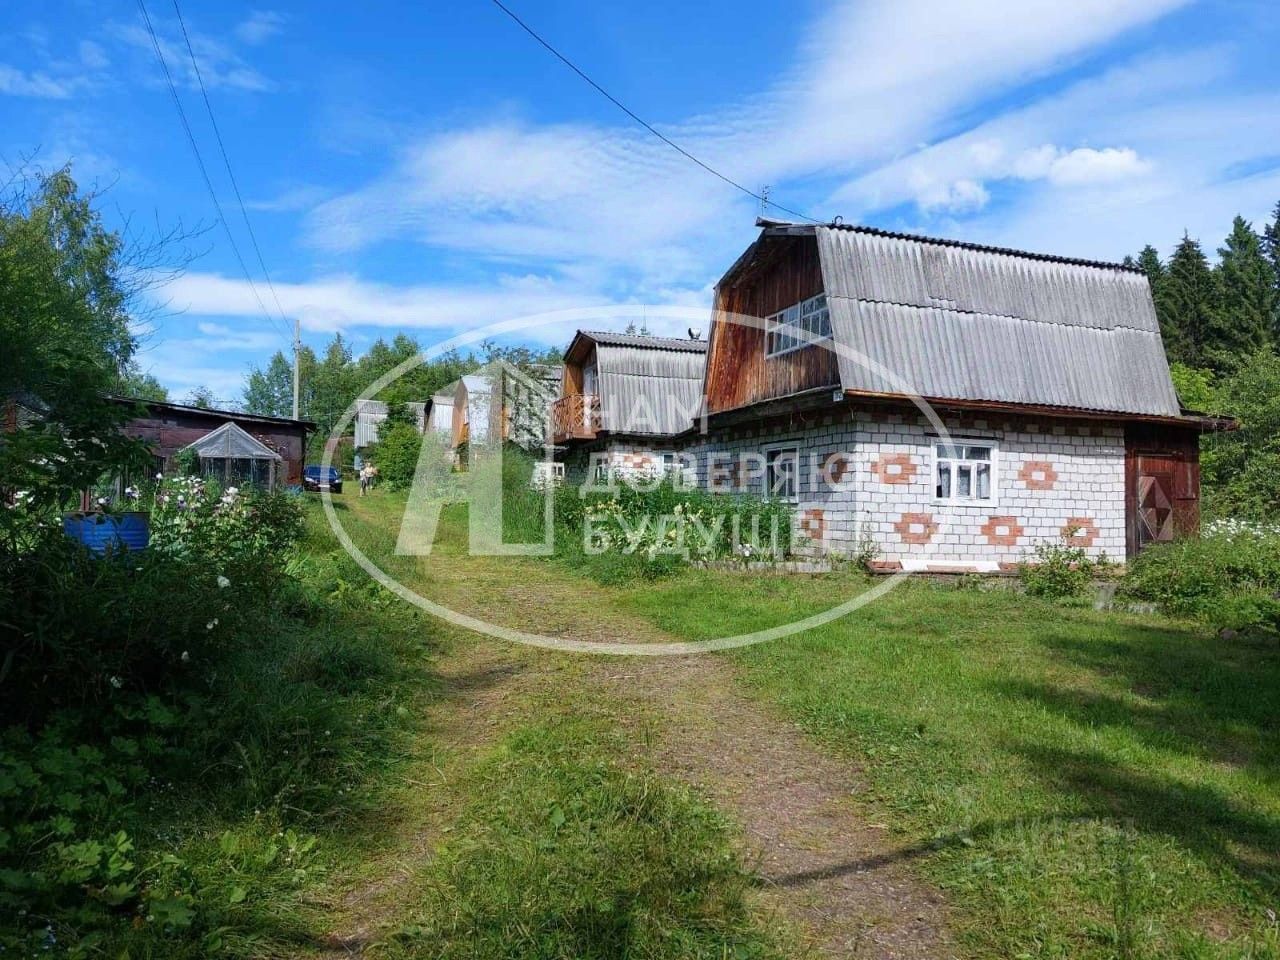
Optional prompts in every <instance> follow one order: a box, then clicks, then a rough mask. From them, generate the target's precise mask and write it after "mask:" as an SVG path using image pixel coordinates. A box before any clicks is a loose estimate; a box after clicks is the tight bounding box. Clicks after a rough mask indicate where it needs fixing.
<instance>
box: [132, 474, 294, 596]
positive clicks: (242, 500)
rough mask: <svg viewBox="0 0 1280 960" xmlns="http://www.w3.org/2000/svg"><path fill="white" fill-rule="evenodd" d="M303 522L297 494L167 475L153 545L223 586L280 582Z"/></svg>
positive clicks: (155, 500)
mask: <svg viewBox="0 0 1280 960" xmlns="http://www.w3.org/2000/svg"><path fill="white" fill-rule="evenodd" d="M301 524H302V511H301V506H300V505H299V504H298V503H297V501H296V500H295V499H294V498H291V497H287V496H285V495H283V494H270V493H263V492H260V491H256V490H241V489H240V488H239V487H235V486H228V487H225V488H224V487H221V486H220V485H218V484H217V483H215V482H213V481H210V480H206V479H205V478H203V477H164V478H161V479H160V480H158V481H157V482H156V486H155V490H154V492H153V493H152V507H151V546H152V549H153V550H155V551H157V552H159V553H162V554H166V555H169V556H173V557H179V558H183V559H186V560H190V561H194V562H196V563H197V564H198V565H199V567H200V569H201V571H202V573H203V575H205V576H207V577H208V578H209V579H210V580H211V581H214V582H216V584H217V587H218V589H220V590H226V589H227V588H229V587H231V586H232V585H233V584H234V585H235V586H236V587H237V588H238V589H250V590H252V589H261V588H266V587H268V586H269V585H270V583H271V582H274V581H275V580H277V579H278V578H279V577H280V576H281V574H282V571H283V565H284V559H285V555H286V554H287V552H288V550H289V548H290V546H292V544H293V543H294V541H295V540H296V539H297V537H298V535H299V533H300V532H301Z"/></svg>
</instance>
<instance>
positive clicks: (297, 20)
mask: <svg viewBox="0 0 1280 960" xmlns="http://www.w3.org/2000/svg"><path fill="white" fill-rule="evenodd" d="M511 5H512V6H513V8H514V9H515V10H516V11H517V12H518V13H519V14H520V15H521V16H522V17H524V18H525V19H526V20H527V21H528V22H529V23H530V24H531V25H532V26H534V27H535V28H536V29H537V30H539V31H540V32H541V33H542V34H543V35H544V36H546V37H547V38H548V39H549V40H550V41H551V42H552V43H554V44H556V45H557V46H559V47H560V49H561V50H562V51H563V52H565V53H566V54H567V55H568V56H570V57H571V58H572V59H574V60H575V61H577V62H578V64H579V65H580V66H581V67H582V68H583V69H584V70H586V71H587V72H588V73H589V74H591V75H593V76H594V77H595V78H596V79H597V80H598V81H599V82H601V83H602V84H603V85H604V86H605V87H606V88H608V89H609V90H610V91H611V92H613V93H614V94H615V95H616V96H617V97H619V98H620V99H621V100H622V101H623V102H625V103H627V104H628V105H629V106H630V107H631V108H632V109H633V110H635V111H636V112H637V113H639V114H640V115H641V116H643V117H645V118H647V119H649V120H651V121H652V122H653V123H655V124H656V125H657V126H659V127H660V128H661V129H662V130H663V132H664V133H666V134H667V135H668V136H670V137H672V138H673V139H675V140H677V141H678V142H680V143H681V144H683V145H684V146H686V147H687V148H688V149H690V150H691V151H692V152H694V153H696V154H698V155H699V156H701V157H703V158H705V159H706V160H707V161H708V162H709V163H711V164H712V165H713V166H715V167H717V168H719V169H721V170H723V171H724V172H725V173H726V174H728V175H729V176H731V177H733V178H734V179H737V180H738V181H740V182H742V183H745V184H747V185H749V186H751V187H752V188H758V187H760V186H761V185H764V184H769V185H770V188H771V195H772V196H773V197H774V198H775V199H776V200H777V202H779V203H782V204H785V205H787V206H790V207H793V208H796V209H800V210H804V211H807V212H809V213H811V214H812V215H814V216H816V217H820V218H824V219H825V218H829V217H832V216H835V215H840V216H842V217H843V218H844V220H845V221H846V222H862V223H868V224H873V225H876V226H882V227H888V228H893V229H902V230H909V231H919V232H927V233H930V234H936V235H944V236H951V237H957V238H962V239H968V240H974V241H979V242H989V243H998V244H1002V245H1008V246H1016V247H1023V248H1027V249H1033V250H1042V251H1046V252H1054V253H1062V254H1070V255H1078V256H1087V257H1095V258H1101V259H1119V258H1120V257H1122V256H1123V255H1124V254H1125V253H1129V252H1135V251H1136V250H1137V249H1138V248H1140V247H1141V245H1142V244H1143V243H1145V242H1148V241H1150V242H1154V243H1156V244H1157V245H1158V246H1160V247H1161V248H1162V250H1163V251H1164V252H1166V253H1167V252H1168V250H1169V248H1171V247H1172V245H1173V243H1174V242H1175V241H1176V240H1177V239H1178V238H1179V237H1180V236H1181V234H1182V232H1183V230H1187V231H1189V232H1190V233H1191V234H1192V235H1193V236H1198V237H1200V238H1201V239H1202V240H1203V241H1204V243H1205V246H1206V248H1207V249H1210V250H1211V249H1212V248H1214V247H1216V246H1217V245H1218V243H1219V242H1220V241H1221V238H1222V237H1223V236H1224V235H1225V234H1226V232H1227V230H1228V228H1229V225H1230V219H1231V217H1232V215H1234V214H1235V213H1237V212H1239V213H1242V214H1243V215H1245V216H1246V217H1247V218H1250V219H1252V220H1254V221H1255V223H1260V222H1261V221H1263V220H1264V219H1265V218H1266V217H1267V215H1268V213H1269V211H1270V210H1271V208H1272V207H1273V206H1274V204H1275V203H1276V201H1277V200H1280V87H1278V86H1277V85H1276V83H1275V75H1274V74H1275V71H1274V59H1275V51H1276V50H1277V49H1280V42H1278V41H1280V14H1278V13H1276V12H1275V10H1274V7H1273V5H1272V4H1270V3H1268V2H1223V3H1215V4H1208V3H1199V4H1197V3H1189V2H1181V0H1079V2H1074V3H1070V4H1064V3H1061V2H1060V0H1053V2H1044V0H1019V2H1016V3H1006V2H1000V0H951V2H947V3H941V2H922V0H892V2H876V0H864V2H837V3H830V4H818V3H812V2H800V3H793V4H777V3H756V2H743V0H738V2H734V3H727V2H725V3H720V2H705V3H699V4H684V3H678V4H677V3H665V2H656V3H650V4H636V5H625V6H624V5H620V4H618V5H615V4H599V3H587V2H564V3H554V4H553V3H546V2H540V0H511ZM148 9H149V10H150V13H151V17H152V20H153V23H154V24H155V26H156V29H157V31H158V34H159V36H160V39H161V43H162V49H163V50H164V53H165V56H166V58H167V60H168V62H169V67H170V69H171V70H172V71H173V72H174V75H175V77H176V79H177V82H178V86H179V93H180V95H181V97H182V99H183V103H184V106H185V107H186V110H187V113H188V116H189V117H190V119H191V122H192V125H193V128H194V131H195V135H196V137H197V140H198V142H199V144H200V148H201V151H202V153H203V155H204V157H205V162H206V164H207V165H208V167H209V170H210V173H211V175H212V177H213V180H214V185H215V188H216V190H217V192H218V194H219V197H220V199H221V200H222V203H223V209H224V210H225V211H226V213H227V216H228V219H229V221H230V227H231V229H232V231H233V232H234V234H235V236H236V237H237V242H238V243H239V245H240V247H241V249H242V251H243V252H244V255H245V258H246V260H247V262H248V263H249V265H250V267H251V268H253V271H254V272H253V276H254V280H255V282H256V283H257V284H258V285H259V288H260V292H261V295H262V296H263V298H264V299H267V302H268V303H269V304H270V303H271V300H270V299H269V295H268V294H267V292H266V287H265V284H264V283H263V281H262V278H261V275H260V273H259V272H258V271H257V269H256V267H257V264H256V258H255V257H254V256H253V253H252V248H251V246H250V244H249V241H248V237H247V235H246V234H245V231H244V225H243V223H242V221H241V220H240V215H239V212H238V208H237V207H236V206H235V203H234V197H233V194H232V191H231V187H230V184H229V182H228V180H227V177H226V174H225V171H224V169H223V167H222V163H221V159H220V157H219V154H218V152H217V144H216V141H215V140H214V138H213V132H212V129H211V128H210V125H209V121H208V118H207V116H206V114H205V111H204V105H203V103H202V101H201V99H200V94H199V90H198V88H197V87H196V86H195V81H194V76H193V72H192V69H191V65H190V61H189V59H188V57H187V54H186V48H185V46H184V45H183V42H182V39H181V34H180V33H179V31H178V27H177V21H176V18H175V15H174V7H173V5H172V0H148ZM182 12H183V15H184V17H185V19H186V23H187V27H188V29H189V31H190V32H191V35H192V42H193V45H194V47H195V51H196V55H197V58H198V60H199V63H200V69H201V71H202V73H203V76H204V79H205V82H206V84H207V86H208V88H209V95H210V98H211V100H212V103H213V108H214V111H215V114H216V116H217V119H218V123H219V126H220V128H221V130H222V133H223V137H224V139H225V141H226V145H227V150H228V152H229V155H230V157H231V161H232V164H233V167H234V169H235V171H236V176H237V180H238V181H239V184H240V188H241V192H242V194H243V195H244V197H245V200H246V201H247V204H248V208H249V215H250V217H251V219H252V222H253V225H254V229H255V231H256V233H257V236H258V240H259V242H260V245H261V247H262V250H263V255H264V257H265V260H266V263H267V266H268V268H269V269H270V271H271V274H272V278H273V280H274V282H275V287H276V291H277V293H278V294H279V298H280V301H281V303H282V305H283V307H284V311H285V314H286V316H287V318H288V320H289V321H292V319H293V317H294V316H298V317H300V318H301V321H302V325H303V335H304V339H305V340H306V341H307V342H309V343H311V344H313V345H316V346H317V347H318V346H320V345H322V344H323V343H324V342H325V341H326V340H327V339H328V338H329V337H331V336H332V334H333V332H334V331H335V330H341V331H342V332H343V334H344V335H345V336H348V337H349V338H350V340H351V342H352V344H353V346H354V348H355V350H356V351H357V352H360V351H361V350H363V349H365V348H367V346H368V345H369V344H370V343H371V342H372V341H373V340H374V339H375V338H377V337H378V336H380V335H381V336H390V335H393V334H394V333H396V332H399V331H405V332H408V333H411V334H413V335H414V336H415V337H417V338H418V339H419V341H420V342H421V343H423V344H424V346H426V345H430V344H432V343H435V342H439V341H440V340H443V339H445V338H447V337H449V336H452V335H454V334H456V333H458V332H460V331H466V330H470V329H475V328H477V327H480V326H483V325H485V324H488V323H492V322H494V321H498V320H505V319H510V318H512V317H516V316H522V315H526V314H531V313H541V312H544V311H552V310H558V309H567V308H583V307H596V306H601V307H603V306H605V305H608V304H616V303H646V304H654V305H671V304H676V305H694V306H709V304H710V290H711V287H712V285H713V284H714V283H715V280H716V279H717V278H718V277H719V275H720V274H721V273H722V272H723V271H724V270H725V269H726V268H727V267H728V265H729V264H730V263H731V262H732V261H733V259H734V258H735V257H736V256H737V255H738V254H739V253H740V252H741V250H742V249H743V248H744V247H745V246H746V244H748V243H749V242H750V241H751V239H752V238H753V236H754V232H755V231H754V228H753V226H752V223H753V220H754V217H755V215H756V214H757V212H758V204H757V203H756V202H755V201H753V200H751V199H750V198H748V197H745V196H742V195H741V194H738V193H736V192H735V191H734V190H733V189H732V188H730V187H728V186H726V185H725V184H723V183H721V182H720V181H718V180H716V179H714V178H713V177H711V176H709V175H708V174H707V173H705V172H704V171H702V170H700V169H699V168H697V167H696V166H694V165H693V164H691V163H690V162H688V161H687V160H685V159H683V158H681V157H680V156H679V155H677V154H675V153H674V152H672V151H671V150H670V149H669V148H668V147H666V146H664V145H663V144H661V143H660V142H658V141H656V140H655V139H654V138H652V137H651V136H650V135H648V134H646V133H645V132H643V131H642V130H640V129H638V128H637V127H636V126H635V125H634V124H632V123H631V122H630V121H629V120H628V119H627V118H626V117H625V116H623V115H621V114H620V113H618V111H617V110H616V109H615V108H614V107H612V106H611V105H610V104H609V103H608V102H607V101H605V100H604V99H603V98H601V97H600V96H599V95H598V94H596V93H595V92H594V91H592V90H591V89H590V88H589V87H587V86H586V85H585V84H584V83H583V82H582V81H581V80H579V79H578V78H577V77H575V76H574V75H573V74H571V73H570V72H569V71H568V70H567V69H565V67H564V66H563V65H561V64H560V63H558V62H557V61H555V60H554V59H553V58H552V57H551V56H550V55H549V54H547V53H546V52H545V51H544V50H542V49H541V48H540V47H538V46H537V45H536V44H535V43H534V42H533V41H532V39H531V38H529V37H528V35H526V34H525V33H523V32H522V31H521V30H520V29H519V28H518V27H516V26H515V24H513V23H512V22H511V21H510V20H508V19H507V18H506V17H505V16H504V15H503V14H502V13H501V12H500V11H499V10H498V9H497V8H496V7H495V6H493V5H492V4H490V3H488V2H485V0H469V2H463V3H456V4H435V3H432V4H412V5H411V4H392V3H385V2H384V3H362V4H350V3H337V2H324V3H308V4H300V3H299V4H293V5H291V4H276V5H271V6H252V5H239V4H235V3H213V2H207V0H202V2H197V0H185V2H183V6H182ZM0 24H2V27H3V28H2V29H0V36H2V37H3V42H2V44H0V159H2V160H3V161H5V162H7V163H8V164H9V165H10V166H13V165H15V164H17V163H18V162H19V161H21V159H22V158H24V157H31V156H32V155H34V158H35V162H36V163H38V164H39V165H41V166H44V167H56V166H58V165H60V164H62V163H64V162H66V161H71V162H72V163H73V168H74V172H75V174H76V176H77V178H78V179H80V180H81V182H82V183H84V184H86V185H89V186H93V185H95V184H96V185H97V186H99V187H107V188H108V189H107V191H106V193H105V194H104V197H103V201H102V202H103V205H104V209H105V211H106V212H107V215H108V217H109V219H110V220H111V221H112V222H113V224H117V225H118V224H119V223H121V222H122V221H123V219H124V218H126V217H129V218H131V219H132V222H133V223H134V224H135V226H137V225H154V224H157V223H158V224H160V225H161V226H164V227H168V226H172V225H174V224H177V223H179V222H182V223H185V224H188V225H191V224H196V223H203V224H205V225H213V224H214V223H215V219H216V214H215V211H214V208H213V205H212V202H211V201H210V199H209V197H208V195H207V193H206V191H205V188H204V186H203V183H202V181H201V179H200V175H199V171H198V168H197V167H196V165H195V161H194V160H193V158H192V155H191V152H190V147H189V145H188V144H187V142H186V140H185V138H184V135H183V133H182V130H181V127H180V125H179V121H178V117H177V114H176V112H175V110H174V107H173V104H172V102H171V101H170V98H169V93H168V90H167V88H166V87H165V85H164V82H163V77H162V74H161V72H160V69H159V66H158V64H157V62H156V58H155V54H154V52H153V50H152V49H151V44H150V39H149V37H148V36H147V34H146V33H145V30H144V29H143V27H142V21H141V17H140V14H139V12H138V9H137V6H136V5H135V4H134V3H132V2H127V0H121V2H117V3H107V4H100V3H95V2H85V0H65V2H60V0H51V2H48V3H43V4H38V5H36V4H9V5H6V6H5V8H4V9H3V10H0ZM773 213H774V214H775V215H777V212H776V211H773ZM194 246H195V247H196V248H197V249H198V250H199V251H200V252H201V256H199V258H198V259H196V260H195V261H194V262H193V263H191V265H190V266H189V267H188V269H187V271H186V272H185V274H184V275H183V276H181V277H180V278H178V279H176V280H175V281H173V282H172V283H170V284H168V285H167V286H166V287H164V288H163V289H161V290H157V291H156V292H155V298H156V302H157V303H159V304H163V305H164V309H162V310H161V311H160V313H159V314H158V315H157V317H156V318H155V319H154V320H153V321H152V322H151V324H150V327H149V328H148V329H147V331H146V334H147V337H146V340H147V343H146V348H145V350H144V352H143V354H142V357H141V360H142V363H143V366H144V367H146V368H149V369H150V370H151V371H152V372H153V373H155V374H156V375H157V376H158V377H159V378H160V379H161V380H162V382H164V383H165V384H166V385H167V386H168V387H169V388H170V390H171V391H172V392H173V394H174V395H175V396H176V397H179V398H180V397H182V396H183V395H185V394H186V393H187V392H188V391H189V390H190V389H191V388H192V387H194V386H196V385H208V386H209V387H211V388H212V389H213V391H214V393H215V395H216V396H218V397H225V398H234V397H237V396H238V395H239V392H240V385H241V381H242V378H243V375H244V372H245V370H246V369H247V367H248V366H249V365H250V364H251V363H261V362H263V361H265V359H266V357H267V356H269V354H270V353H271V352H272V351H273V350H275V349H278V348H284V347H287V342H288V341H287V337H286V335H285V333H284V331H283V329H282V327H283V326H284V325H283V324H282V323H281V322H280V321H279V319H278V318H277V319H275V320H274V321H273V320H269V319H267V318H264V316H263V315H262V311H261V309H260V308H259V306H258V303H257V300H256V299H255V297H254V296H253V293H252V292H251V290H250V288H249V285H248V283H247V282H246V281H245V278H244V276H243V275H242V274H241V273H240V272H239V267H238V265H237V262H236V259H235V256H234V254H233V252H232V249H231V247H230V245H229V243H228V241H227V239H226V237H225V235H224V234H223V233H222V232H221V231H220V229H211V230H209V231H208V232H207V233H205V234H204V235H203V236H202V237H201V238H200V239H199V240H197V241H196V242H195V244H194ZM655 313H656V311H655ZM663 323H664V321H656V322H655V323H654V324H651V326H654V327H655V328H658V327H661V326H662V324H663ZM671 323H672V324H673V325H674V324H676V323H677V321H671ZM586 325H590V324H586ZM683 326H684V324H683V322H679V328H680V329H683ZM567 335H568V331H567V330H566V329H565V328H564V326H563V325H561V326H559V327H546V328H543V329H541V330H538V331H533V332H532V333H531V334H530V336H531V337H535V338H538V339H541V340H542V341H543V342H548V343H556V342H564V341H565V340H567Z"/></svg>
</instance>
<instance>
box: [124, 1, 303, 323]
mask: <svg viewBox="0 0 1280 960" xmlns="http://www.w3.org/2000/svg"><path fill="white" fill-rule="evenodd" d="M138 9H139V10H140V11H142V20H143V23H144V24H145V25H146V28H147V33H148V34H150V36H151V45H152V47H153V48H154V49H155V52H156V59H157V60H159V61H160V68H161V70H163V71H164V79H165V83H166V84H167V85H168V87H169V95H170V96H171V97H172V98H173V105H174V106H175V107H176V108H177V110H178V119H179V120H180V121H181V122H182V129H183V131H184V132H185V133H186V135H187V142H188V143H189V144H190V145H191V152H192V154H194V156H195V158H196V166H198V167H199V168H200V177H201V179H203V180H204V186H205V189H206V190H208V192H209V199H210V200H212V201H213V206H214V209H216V210H217V211H218V222H219V223H221V224H222V229H223V231H224V232H225V233H226V235H227V242H228V243H230V244H231V250H232V252H233V253H234V254H235V255H236V261H237V262H238V263H239V264H240V271H241V272H242V273H243V274H244V278H245V280H246V281H248V283H249V290H250V291H251V292H252V293H253V298H254V299H255V300H256V301H258V306H259V307H260V308H261V310H262V315H263V316H264V317H266V318H267V322H269V323H271V324H272V325H273V326H275V324H276V321H275V318H274V317H273V316H271V311H270V310H268V309H267V305H266V304H265V303H264V302H263V300H262V296H261V295H260V294H259V293H258V288H257V286H256V285H255V284H254V282H253V276H252V275H251V274H250V273H249V266H248V264H246V263H245V260H244V256H243V255H242V254H241V253H240V248H239V246H237V245H236V238H235V236H234V235H233V234H232V232H231V227H230V225H229V224H228V223H227V217H226V214H224V213H223V212H222V204H221V203H220V202H219V200H218V193H217V191H216V190H214V189H213V180H212V179H210V177H209V170H208V168H207V167H206V166H205V165H204V157H202V156H201V155H200V146H199V144H197V143H196V138H195V134H194V133H193V132H192V130H191V124H190V122H189V121H188V120H187V112H186V110H184V109H183V108H182V99H181V98H180V97H179V96H178V88H177V86H176V85H175V84H174V82H173V74H172V73H170V72H169V64H168V61H166V60H165V58H164V52H163V51H162V50H161V49H160V40H159V38H158V37H157V36H156V31H155V27H153V26H152V24H151V15H150V14H148V13H147V5H146V0H138ZM277 329H279V328H278V327H277ZM280 332H282V333H283V332H284V331H280Z"/></svg>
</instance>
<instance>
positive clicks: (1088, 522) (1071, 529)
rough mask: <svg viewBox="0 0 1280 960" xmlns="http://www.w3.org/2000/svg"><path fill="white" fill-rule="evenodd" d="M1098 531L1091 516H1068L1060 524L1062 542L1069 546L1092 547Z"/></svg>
mask: <svg viewBox="0 0 1280 960" xmlns="http://www.w3.org/2000/svg"><path fill="white" fill-rule="evenodd" d="M1098 533H1099V531H1098V524H1097V523H1095V522H1094V519H1093V517H1068V518H1067V522H1066V523H1064V524H1063V525H1062V542H1063V543H1065V544H1066V545H1067V546H1069V547H1092V546H1093V541H1094V540H1096V539H1097V537H1098Z"/></svg>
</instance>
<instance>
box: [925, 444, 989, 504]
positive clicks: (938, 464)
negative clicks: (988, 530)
mask: <svg viewBox="0 0 1280 960" xmlns="http://www.w3.org/2000/svg"><path fill="white" fill-rule="evenodd" d="M929 441H930V449H931V450H932V451H933V457H932V459H933V502H934V503H945V504H948V505H950V506H953V507H994V506H996V505H997V504H999V502H1000V445H999V443H998V442H997V441H996V440H994V439H992V438H991V437H951V438H950V439H949V440H943V439H942V438H941V437H936V436H935V437H930V438H929ZM943 447H946V448H950V450H951V452H952V453H958V454H960V455H959V456H944V455H943V450H942V449H941V448H943ZM969 447H986V448H987V449H988V450H990V451H991V454H990V459H989V460H982V459H978V458H973V457H969V456H968V448H969ZM944 463H947V464H950V465H951V492H950V494H949V495H948V496H945V497H944V496H939V494H938V486H939V481H940V479H941V473H942V465H943V464H944ZM980 464H989V465H990V468H991V495H990V496H989V497H979V496H977V494H976V491H977V488H978V484H977V480H978V466H979V465H980ZM960 467H968V468H969V469H970V471H971V473H970V476H971V477H972V480H971V481H970V487H969V489H970V490H971V491H973V493H971V495H970V496H967V497H964V496H961V495H960V492H959V491H960V484H959V476H960V472H959V469H958V468H960Z"/></svg>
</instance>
